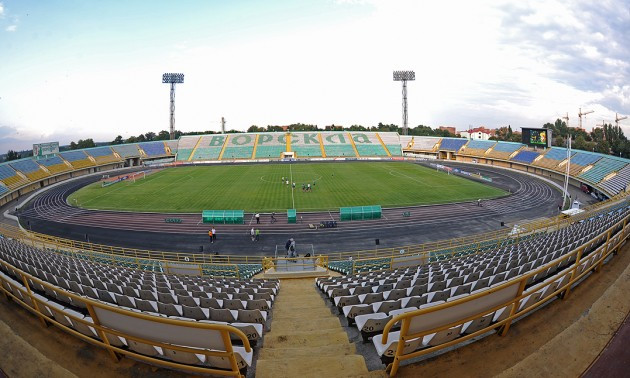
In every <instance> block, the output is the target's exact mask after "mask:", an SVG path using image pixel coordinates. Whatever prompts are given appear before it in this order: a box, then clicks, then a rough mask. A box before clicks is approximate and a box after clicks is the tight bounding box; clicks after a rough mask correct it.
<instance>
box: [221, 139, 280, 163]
mask: <svg viewBox="0 0 630 378" xmlns="http://www.w3.org/2000/svg"><path fill="white" fill-rule="evenodd" d="M286 150H287V139H286V134H285V133H262V134H259V135H258V141H257V142H256V156H255V157H256V158H257V159H261V158H262V159H265V158H268V159H279V158H280V156H281V155H282V153H283V152H285V151H286ZM249 154H250V156H251V154H252V151H251V149H250V151H249ZM224 156H225V155H224Z"/></svg>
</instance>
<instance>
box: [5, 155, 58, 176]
mask: <svg viewBox="0 0 630 378" xmlns="http://www.w3.org/2000/svg"><path fill="white" fill-rule="evenodd" d="M10 165H11V167H12V168H13V169H15V170H16V171H20V172H22V174H23V175H24V176H26V177H28V179H29V180H31V181H37V180H40V179H43V178H44V177H48V176H49V173H48V172H46V171H44V170H43V169H42V167H41V166H40V165H39V164H37V163H36V162H35V161H34V160H33V159H30V158H27V159H21V160H16V161H12V162H11V163H10Z"/></svg>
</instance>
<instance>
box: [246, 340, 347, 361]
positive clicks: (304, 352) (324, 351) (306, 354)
mask: <svg viewBox="0 0 630 378" xmlns="http://www.w3.org/2000/svg"><path fill="white" fill-rule="evenodd" d="M265 341H266V340H265ZM355 353H356V348H355V346H354V344H331V345H322V346H316V347H301V348H299V349H298V348H295V347H289V348H262V349H261V350H260V354H259V355H258V360H259V361H260V360H261V359H267V360H270V359H283V358H286V357H289V358H298V357H302V358H315V357H316V356H345V355H353V354H355Z"/></svg>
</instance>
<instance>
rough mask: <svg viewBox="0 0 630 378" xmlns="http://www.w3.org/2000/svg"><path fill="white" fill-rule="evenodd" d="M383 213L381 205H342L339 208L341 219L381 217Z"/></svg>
mask: <svg viewBox="0 0 630 378" xmlns="http://www.w3.org/2000/svg"><path fill="white" fill-rule="evenodd" d="M382 215H383V211H382V209H381V206H380V205H374V206H355V207H342V208H340V209H339V219H341V220H342V221H349V220H366V219H380V218H381V217H382Z"/></svg>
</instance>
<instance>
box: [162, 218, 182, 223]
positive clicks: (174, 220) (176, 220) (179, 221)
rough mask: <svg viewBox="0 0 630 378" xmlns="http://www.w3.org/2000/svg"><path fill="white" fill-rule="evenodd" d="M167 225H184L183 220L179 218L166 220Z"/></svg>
mask: <svg viewBox="0 0 630 378" xmlns="http://www.w3.org/2000/svg"><path fill="white" fill-rule="evenodd" d="M164 222H165V223H182V220H181V219H179V218H166V219H164Z"/></svg>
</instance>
